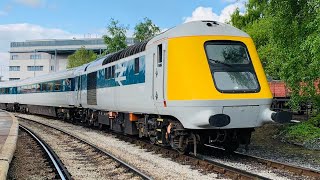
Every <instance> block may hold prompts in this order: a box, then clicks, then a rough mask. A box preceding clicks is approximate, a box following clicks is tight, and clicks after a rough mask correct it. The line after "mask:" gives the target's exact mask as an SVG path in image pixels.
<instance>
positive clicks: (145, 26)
mask: <svg viewBox="0 0 320 180" xmlns="http://www.w3.org/2000/svg"><path fill="white" fill-rule="evenodd" d="M158 33H160V28H159V27H158V26H156V25H155V24H153V22H152V21H151V20H150V19H149V18H147V17H145V18H144V22H140V23H139V24H137V25H136V26H135V28H134V34H133V36H134V39H135V41H137V42H142V41H144V40H146V39H149V38H151V37H153V36H155V35H156V34H158Z"/></svg>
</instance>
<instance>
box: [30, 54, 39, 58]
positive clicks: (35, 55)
mask: <svg viewBox="0 0 320 180" xmlns="http://www.w3.org/2000/svg"><path fill="white" fill-rule="evenodd" d="M30 59H41V54H31V55H30Z"/></svg>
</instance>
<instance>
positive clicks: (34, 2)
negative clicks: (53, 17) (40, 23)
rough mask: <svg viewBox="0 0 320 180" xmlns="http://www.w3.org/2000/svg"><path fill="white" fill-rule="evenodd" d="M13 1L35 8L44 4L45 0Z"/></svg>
mask: <svg viewBox="0 0 320 180" xmlns="http://www.w3.org/2000/svg"><path fill="white" fill-rule="evenodd" d="M15 2H17V3H19V4H22V5H25V6H29V7H33V8H37V7H41V6H44V5H45V0H15Z"/></svg>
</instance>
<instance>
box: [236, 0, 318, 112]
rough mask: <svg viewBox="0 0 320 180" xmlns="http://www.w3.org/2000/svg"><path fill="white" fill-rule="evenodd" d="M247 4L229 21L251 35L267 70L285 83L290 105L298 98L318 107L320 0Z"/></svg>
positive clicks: (253, 1) (259, 0) (262, 0)
mask: <svg viewBox="0 0 320 180" xmlns="http://www.w3.org/2000/svg"><path fill="white" fill-rule="evenodd" d="M246 6H247V11H246V13H245V14H244V15H241V13H240V12H239V10H238V11H235V12H234V13H233V14H232V16H231V23H232V24H233V25H234V26H236V27H238V28H240V29H242V30H244V31H246V32H247V33H248V34H249V35H250V36H251V37H252V38H253V40H254V42H255V44H256V46H257V50H258V53H259V55H260V59H261V61H262V63H263V65H264V68H265V70H266V72H267V74H268V75H271V76H272V77H274V78H276V79H278V78H279V79H281V80H283V81H285V82H286V83H287V85H288V86H289V88H290V89H291V91H292V94H291V101H290V105H291V106H292V107H293V108H298V107H299V104H300V103H301V102H310V103H312V104H313V105H314V106H315V107H316V108H320V94H317V90H316V87H315V85H314V82H315V81H316V80H318V79H319V78H320V73H319V71H320V61H319V59H320V46H319V44H320V36H319V34H320V0H299V1H297V0H283V1H275V0H272V1H269V0H249V2H248V4H247V5H246ZM318 112H319V111H318Z"/></svg>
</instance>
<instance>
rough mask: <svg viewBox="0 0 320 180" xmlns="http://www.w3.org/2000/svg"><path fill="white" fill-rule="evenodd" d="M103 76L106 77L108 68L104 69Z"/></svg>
mask: <svg viewBox="0 0 320 180" xmlns="http://www.w3.org/2000/svg"><path fill="white" fill-rule="evenodd" d="M104 78H105V79H108V68H105V69H104Z"/></svg>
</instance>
